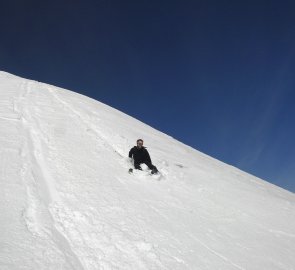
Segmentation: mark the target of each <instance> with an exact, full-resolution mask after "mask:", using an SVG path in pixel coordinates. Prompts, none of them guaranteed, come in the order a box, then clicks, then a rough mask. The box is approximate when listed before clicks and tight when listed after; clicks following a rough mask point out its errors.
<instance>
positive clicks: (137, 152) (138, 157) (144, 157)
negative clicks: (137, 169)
mask: <svg viewBox="0 0 295 270" xmlns="http://www.w3.org/2000/svg"><path fill="white" fill-rule="evenodd" d="M132 156H133V159H134V163H136V164H140V163H145V162H150V163H152V161H151V158H150V155H149V152H148V151H147V150H146V148H145V147H141V148H138V147H137V146H134V147H133V148H131V149H130V151H129V157H130V158H132Z"/></svg>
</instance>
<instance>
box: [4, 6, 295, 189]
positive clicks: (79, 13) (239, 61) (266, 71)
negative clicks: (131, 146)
mask: <svg viewBox="0 0 295 270" xmlns="http://www.w3.org/2000/svg"><path fill="white" fill-rule="evenodd" d="M0 15H1V16H0V23H1V28H0V39H1V40H0V69H1V70H4V71H7V72H10V73H13V74H16V75H19V76H22V77H26V78H30V79H34V80H38V81H42V82H45V83H49V84H53V85H57V86H60V87H64V88H67V89H71V90H73V91H76V92H79V93H81V94H84V95H87V96H90V97H92V98H95V99H97V100H99V101H101V102H104V103H106V104H108V105H110V106H112V107H115V108H117V109H119V110H121V111H123V112H125V113H127V114H129V115H132V116H134V117H136V118H138V119H140V120H142V121H143V122H145V123H147V124H149V125H151V126H153V127H155V128H156V129H159V130H161V131H163V132H165V133H167V134H169V135H171V136H173V137H174V138H176V139H178V140H180V141H182V142H184V143H186V144H188V145H191V146H192V147H194V148H196V149H198V150H200V151H202V152H204V153H206V154H209V155H211V156H213V157H215V158H218V159H219V160H222V161H224V162H226V163H229V164H232V165H234V166H236V167H238V168H241V169H242V170H245V171H247V172H249V173H251V174H254V175H256V176H258V177H260V178H263V179H265V180H267V181H269V182H272V183H274V184H276V185H279V186H282V187H283V188H285V189H288V190H291V191H293V192H295V143H294V140H295V121H294V120H295V2H294V1H271V0H270V1H259V0H257V1H235V0H233V1H218V0H216V1H185V0H183V1H173V0H172V1H171V0H170V1H168V0H167V1H161V0H159V1H152V0H149V1H145V0H141V1H138V0H136V1H128V0H127V1H119V0H117V1H111V0H110V1H107V0H101V1H99V0H96V1H82V0H81V1H75V0H71V1H69V0H63V1H29V0H28V1H21V0H19V1H14V0H10V1H1V3H0ZM139 134H140V131H139Z"/></svg>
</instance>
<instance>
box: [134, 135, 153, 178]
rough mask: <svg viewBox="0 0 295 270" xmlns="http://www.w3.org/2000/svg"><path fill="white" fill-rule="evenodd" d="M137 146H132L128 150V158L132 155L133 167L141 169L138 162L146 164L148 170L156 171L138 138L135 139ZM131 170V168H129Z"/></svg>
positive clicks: (141, 141)
mask: <svg viewBox="0 0 295 270" xmlns="http://www.w3.org/2000/svg"><path fill="white" fill-rule="evenodd" d="M136 144H137V146H134V147H132V148H131V149H130V151H129V158H132V157H133V160H134V168H135V169H137V170H142V168H141V167H140V164H143V163H144V164H146V165H147V166H148V167H149V169H150V170H152V172H151V173H152V174H154V173H157V172H158V169H157V167H156V166H154V165H153V164H152V160H151V157H150V155H149V152H148V151H147V150H146V148H145V147H144V146H143V140H142V139H138V140H137V141H136ZM130 170H131V171H132V169H130Z"/></svg>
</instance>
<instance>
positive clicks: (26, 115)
mask: <svg viewBox="0 0 295 270" xmlns="http://www.w3.org/2000/svg"><path fill="white" fill-rule="evenodd" d="M31 87H32V86H31V84H30V83H25V84H24V85H22V87H21V89H24V90H25V91H24V94H23V95H22V97H21V98H20V99H19V100H17V101H15V110H16V112H17V113H19V114H20V115H21V122H22V126H23V128H22V129H23V130H24V131H25V134H24V135H25V138H27V140H26V141H25V142H24V146H23V147H24V149H22V150H21V151H22V155H24V159H25V160H26V162H25V163H24V164H23V167H22V170H21V171H22V177H23V179H24V181H25V183H26V187H27V197H28V206H27V209H26V210H25V211H24V213H23V217H24V219H25V221H26V224H27V227H28V230H29V231H30V232H31V233H32V234H33V235H35V236H37V237H41V238H45V239H51V240H52V241H53V242H54V243H55V244H56V246H57V247H58V248H59V250H60V251H61V252H62V253H63V254H64V256H65V258H66V260H67V262H68V263H69V264H70V265H71V269H77V270H79V269H83V267H82V265H81V263H80V262H79V259H78V257H77V256H76V255H75V254H74V252H73V251H72V250H71V248H70V245H69V244H68V242H67V239H66V238H65V237H64V236H63V235H62V234H60V233H59V232H58V230H56V228H55V226H54V222H53V220H52V216H51V214H50V211H49V207H50V204H52V203H55V202H58V200H59V198H58V196H57V192H56V191H55V189H54V186H53V185H54V179H53V178H52V177H51V176H50V173H49V171H48V169H47V167H46V164H45V161H44V157H43V155H44V153H43V151H44V150H43V146H42V139H41V138H42V134H40V132H39V130H38V120H37V119H35V118H34V113H35V112H34V111H32V109H28V107H29V106H30V100H29V95H30V91H31Z"/></svg>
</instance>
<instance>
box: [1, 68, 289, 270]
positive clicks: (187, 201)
mask: <svg viewBox="0 0 295 270" xmlns="http://www.w3.org/2000/svg"><path fill="white" fill-rule="evenodd" d="M151 106H152V105H151ZM151 109H153V110H157V108H151ZM138 138H143V139H144V144H145V146H146V147H147V149H148V150H149V153H150V155H151V158H152V161H153V163H154V164H155V165H156V166H157V168H158V169H159V171H160V172H161V175H158V176H151V175H149V173H148V172H146V171H143V172H140V171H136V172H135V173H134V174H131V175H130V174H129V173H128V169H129V168H130V167H131V164H130V162H129V161H128V158H127V156H128V151H129V150H130V148H131V147H133V146H134V144H135V141H136V140H137V139H138ZM0 149H1V152H0V153H1V155H0V184H1V188H0V192H1V195H0V269H1V270H6V269H9V270H18V269H30V270H32V269H36V270H39V269H54V270H56V269H93V270H94V269H96V270H97V269H103V270H105V269H128V270H130V269H134V270H139V269H148V270H151V269H169V270H177V269H179V270H185V269H193V270H195V269H201V270H203V269H204V270H205V269H211V270H217V269H220V270H231V269H247V270H248V269H249V270H256V269H257V270H262V269H265V270H271V269H273V270H277V269H285V270H287V269H288V270H291V269H295V256H294V254H295V196H294V194H293V193H291V192H288V191H285V190H283V189H281V188H279V187H276V186H274V185H271V184H269V183H267V182H265V181H263V180H261V179H258V178H256V177H254V176H251V175H249V174H247V173H245V172H242V171H240V170H238V169H236V168H234V167H232V166H229V165H227V164H224V163H222V162H220V161H218V160H215V159H213V158H211V157H209V156H207V155H205V154H202V153H200V152H198V151H196V150H194V149H192V148H190V147H188V146H186V145H184V144H182V143H180V142H178V141H176V140H174V139H173V138H171V137H169V136H167V135H165V134H163V133H161V132H159V131H157V130H155V129H153V128H151V127H149V126H148V125H145V124H143V123H142V122H139V121H138V120H136V119H134V118H132V117H130V116H128V115H126V114H124V113H121V112H119V111H117V110H115V109H113V108H111V107H108V106H106V105H104V104H102V103H100V102H98V101H95V100H93V99H90V98H88V97H85V96H82V95H79V94H77V93H74V92H71V91H67V90H64V89H60V88H57V87H54V86H50V85H46V84H43V83H39V82H35V81H30V80H26V79H22V78H19V77H16V76H13V75H11V74H8V73H5V72H0ZM233 151H234V149H233Z"/></svg>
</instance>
